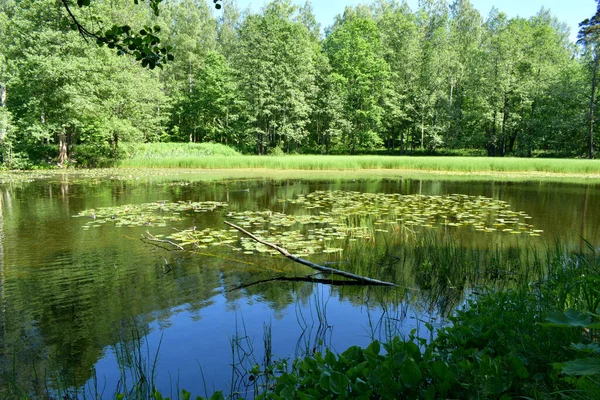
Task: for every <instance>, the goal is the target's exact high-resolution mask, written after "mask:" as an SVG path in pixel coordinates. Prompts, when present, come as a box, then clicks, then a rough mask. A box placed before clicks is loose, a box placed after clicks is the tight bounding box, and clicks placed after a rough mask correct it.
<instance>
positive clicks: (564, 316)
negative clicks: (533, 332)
mask: <svg viewBox="0 0 600 400" xmlns="http://www.w3.org/2000/svg"><path fill="white" fill-rule="evenodd" d="M546 321H550V322H549V323H543V324H542V325H543V326H553V327H559V328H567V327H582V328H585V327H588V325H590V324H591V323H592V317H591V316H590V315H589V314H587V313H584V312H581V311H578V310H573V309H569V310H567V311H565V312H564V313H561V312H551V313H548V315H547V316H546Z"/></svg>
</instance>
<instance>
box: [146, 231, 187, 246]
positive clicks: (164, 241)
mask: <svg viewBox="0 0 600 400" xmlns="http://www.w3.org/2000/svg"><path fill="white" fill-rule="evenodd" d="M146 235H148V236H144V235H142V240H147V241H149V242H158V243H167V244H170V245H171V246H173V247H175V248H177V249H179V250H185V249H184V248H183V247H182V246H180V245H178V244H177V243H175V242H172V241H170V240H166V239H159V238H157V237H156V236H154V235H152V234H151V233H150V232H148V231H146Z"/></svg>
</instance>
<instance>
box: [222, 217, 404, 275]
mask: <svg viewBox="0 0 600 400" xmlns="http://www.w3.org/2000/svg"><path fill="white" fill-rule="evenodd" d="M225 224H227V225H229V226H231V227H232V228H235V229H237V230H238V231H240V232H242V233H243V234H244V235H246V236H248V237H250V238H251V239H253V240H255V241H257V242H258V243H262V244H264V245H265V246H268V247H271V248H273V249H275V250H277V251H278V252H279V253H281V254H282V255H284V256H285V257H287V258H289V259H290V260H292V261H295V262H297V263H299V264H302V265H306V266H307V267H310V268H313V269H316V270H317V271H321V272H328V273H330V274H334V275H338V276H343V277H344V278H350V279H354V280H357V281H360V282H363V283H367V284H370V285H382V286H397V285H396V284H394V283H391V282H385V281H380V280H378V279H373V278H367V277H366V276H361V275H357V274H353V273H350V272H345V271H340V270H339V269H334V268H329V267H324V266H322V265H319V264H315V263H312V262H310V261H308V260H305V259H303V258H300V257H298V256H295V255H293V254H291V253H290V252H289V251H287V250H286V249H284V248H283V247H279V246H277V245H276V244H273V243H270V242H266V241H264V240H262V239H260V238H258V237H256V236H254V235H253V234H252V233H250V232H248V231H247V230H245V229H244V228H241V227H239V226H237V225H235V224H232V223H231V222H228V221H225Z"/></svg>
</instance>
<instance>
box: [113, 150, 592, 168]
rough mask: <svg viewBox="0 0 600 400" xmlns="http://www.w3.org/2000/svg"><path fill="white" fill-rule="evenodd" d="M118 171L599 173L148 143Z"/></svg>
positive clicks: (551, 164) (529, 164)
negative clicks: (262, 153) (257, 153)
mask: <svg viewBox="0 0 600 400" xmlns="http://www.w3.org/2000/svg"><path fill="white" fill-rule="evenodd" d="M118 166H119V167H147V168H204V169H247V168H266V169H280V170H293V169H296V170H362V169H367V170H375V169H401V170H419V171H449V172H456V173H470V172H489V173H505V172H511V173H512V172H523V173H553V174H600V162H598V161H595V160H574V159H547V158H490V157H434V156H428V157H410V156H364V155H361V156H332V155H329V156H325V155H323V156H321V155H287V156H252V155H240V154H239V153H237V152H236V151H235V150H232V149H230V148H228V147H226V146H222V145H218V144H211V143H201V144H192V143H190V144H176V143H160V144H144V145H137V146H135V147H131V151H129V150H127V151H125V157H124V158H123V159H122V160H121V161H119V163H118Z"/></svg>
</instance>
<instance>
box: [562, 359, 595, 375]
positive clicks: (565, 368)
mask: <svg viewBox="0 0 600 400" xmlns="http://www.w3.org/2000/svg"><path fill="white" fill-rule="evenodd" d="M562 373H563V374H566V375H577V376H589V375H596V374H600V358H592V357H586V358H578V359H576V360H573V361H568V362H566V363H564V364H563V365H562Z"/></svg>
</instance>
